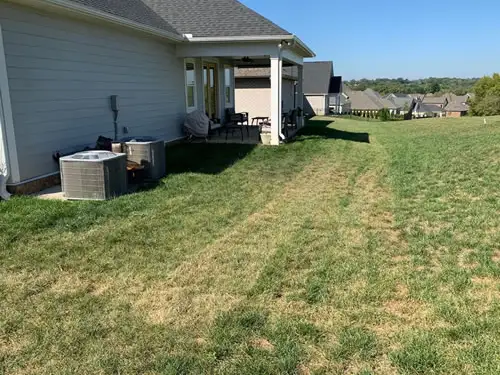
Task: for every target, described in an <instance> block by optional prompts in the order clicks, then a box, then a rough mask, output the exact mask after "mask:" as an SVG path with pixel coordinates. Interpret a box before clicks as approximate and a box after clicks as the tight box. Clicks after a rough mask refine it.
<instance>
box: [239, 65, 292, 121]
mask: <svg viewBox="0 0 500 375" xmlns="http://www.w3.org/2000/svg"><path fill="white" fill-rule="evenodd" d="M282 77H283V78H282V99H281V102H282V108H283V109H282V110H283V112H288V111H290V110H291V109H294V108H296V107H297V102H298V99H297V95H296V84H297V79H298V78H297V69H295V67H286V68H283V76H282ZM234 78H235V89H236V90H235V110H236V112H238V113H240V112H247V113H248V115H249V118H250V121H251V119H252V118H253V117H271V80H270V78H271V69H270V68H235V70H234Z"/></svg>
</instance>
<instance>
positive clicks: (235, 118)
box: [226, 108, 250, 137]
mask: <svg viewBox="0 0 500 375" xmlns="http://www.w3.org/2000/svg"><path fill="white" fill-rule="evenodd" d="M248 120H249V119H248V112H240V113H236V112H235V110H234V108H227V109H226V122H233V123H236V125H240V126H245V127H246V129H247V135H248V136H249V137H250V129H249V127H250V123H249V121H248Z"/></svg>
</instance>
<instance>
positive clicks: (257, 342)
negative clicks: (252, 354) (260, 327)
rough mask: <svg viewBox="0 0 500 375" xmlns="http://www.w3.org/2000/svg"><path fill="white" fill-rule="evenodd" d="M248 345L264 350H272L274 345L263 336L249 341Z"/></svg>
mask: <svg viewBox="0 0 500 375" xmlns="http://www.w3.org/2000/svg"><path fill="white" fill-rule="evenodd" d="M250 345H251V346H252V347H254V348H256V349H262V350H266V351H268V352H273V351H274V345H273V344H271V343H270V342H269V341H268V340H266V339H263V338H257V339H253V340H252V341H250Z"/></svg>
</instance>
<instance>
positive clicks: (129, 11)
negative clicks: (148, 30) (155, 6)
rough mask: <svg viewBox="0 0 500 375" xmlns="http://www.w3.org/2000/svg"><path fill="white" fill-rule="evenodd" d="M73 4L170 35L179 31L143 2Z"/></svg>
mask: <svg viewBox="0 0 500 375" xmlns="http://www.w3.org/2000/svg"><path fill="white" fill-rule="evenodd" d="M71 1H72V2H73V3H77V4H80V5H84V6H87V7H89V8H94V9H97V10H99V11H101V12H104V13H108V14H111V15H113V16H118V17H122V18H125V19H127V20H130V21H134V22H137V23H140V24H142V25H145V26H149V27H154V28H157V29H160V30H164V31H168V32H170V33H174V34H178V32H177V30H175V29H174V27H173V26H172V25H171V24H169V23H168V22H167V21H166V20H164V19H163V18H162V17H160V15H158V14H157V13H155V12H154V11H153V10H152V9H151V8H150V7H149V6H147V5H146V4H144V2H142V1H141V0H71Z"/></svg>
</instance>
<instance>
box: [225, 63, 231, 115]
mask: <svg viewBox="0 0 500 375" xmlns="http://www.w3.org/2000/svg"><path fill="white" fill-rule="evenodd" d="M232 73H233V68H231V67H230V66H225V67H224V97H225V98H226V106H231V105H232V104H233V79H232V78H233V74H232Z"/></svg>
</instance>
